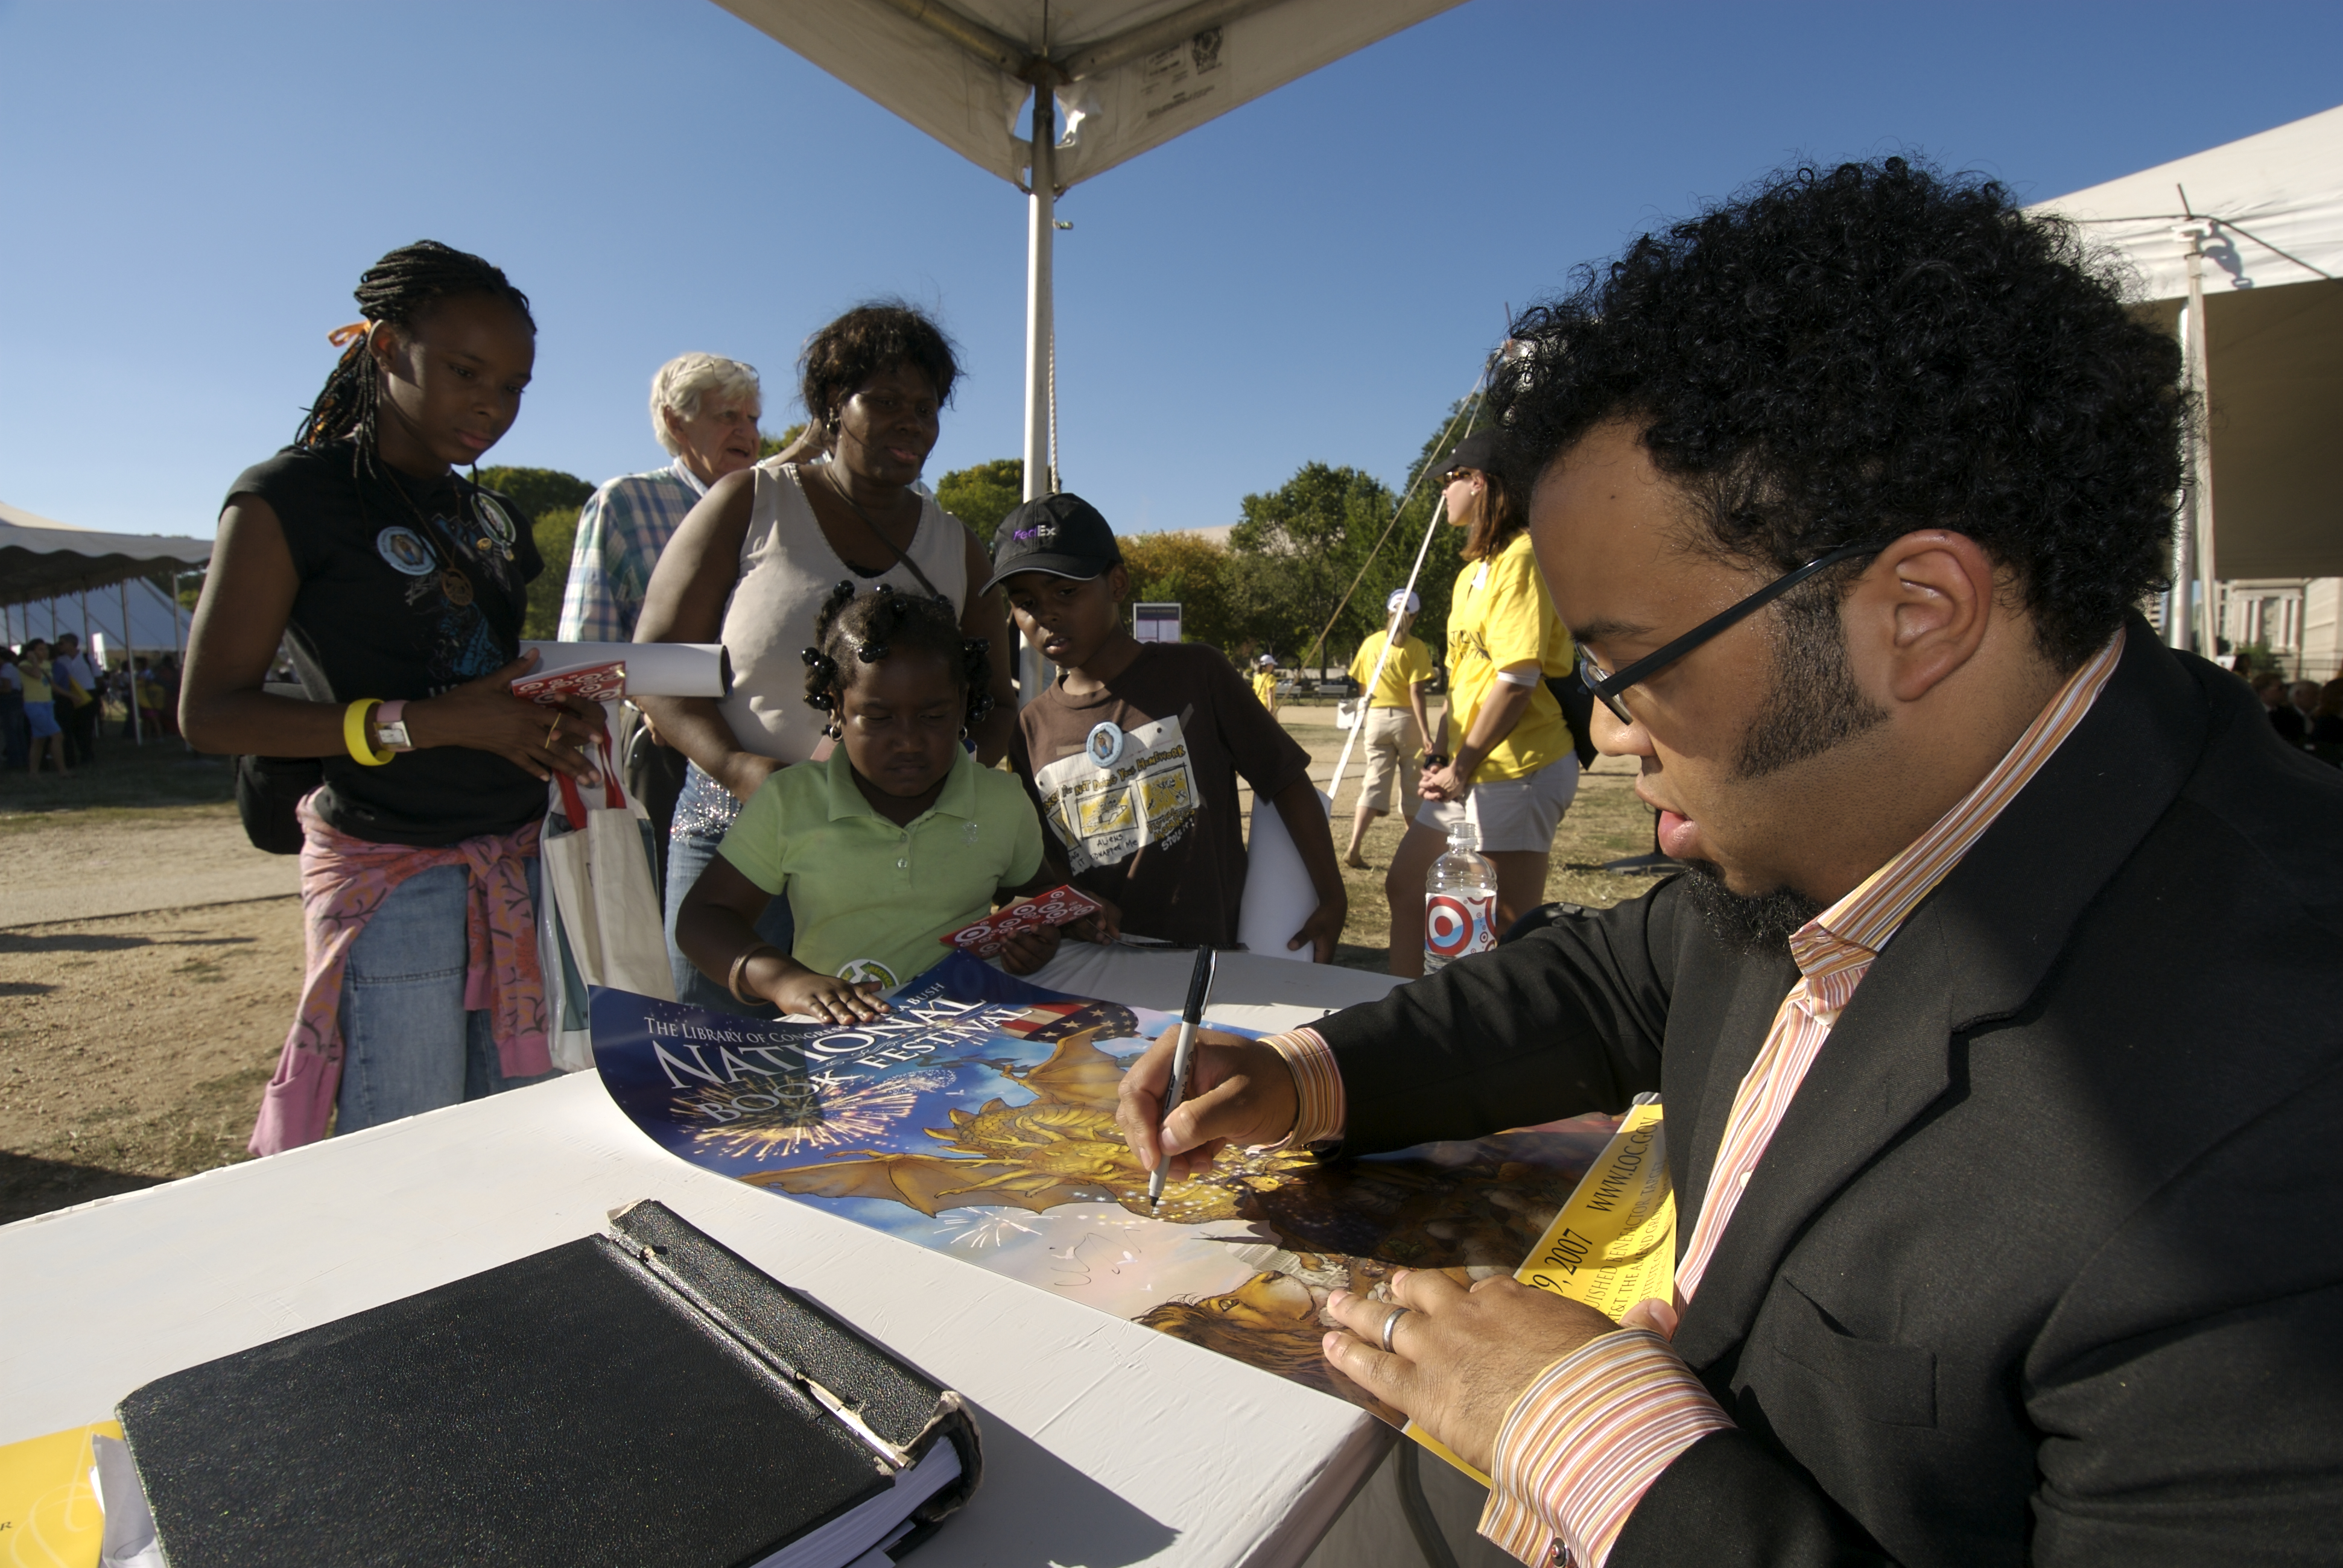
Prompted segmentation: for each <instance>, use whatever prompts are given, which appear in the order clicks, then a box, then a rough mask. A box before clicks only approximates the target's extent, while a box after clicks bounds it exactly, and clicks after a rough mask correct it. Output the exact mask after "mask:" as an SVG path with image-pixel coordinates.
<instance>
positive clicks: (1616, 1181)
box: [1407, 1095, 1676, 1486]
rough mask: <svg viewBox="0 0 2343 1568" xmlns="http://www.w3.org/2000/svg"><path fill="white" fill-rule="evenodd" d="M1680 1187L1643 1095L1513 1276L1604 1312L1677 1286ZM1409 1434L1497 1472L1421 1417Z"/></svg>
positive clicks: (1615, 1312) (1654, 1112)
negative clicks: (1451, 1444)
mask: <svg viewBox="0 0 2343 1568" xmlns="http://www.w3.org/2000/svg"><path fill="white" fill-rule="evenodd" d="M1675 1263H1676V1195H1675V1190H1674V1188H1673V1187H1672V1186H1670V1185H1669V1182H1668V1150H1667V1130H1666V1127H1665V1125H1664V1122H1663V1121H1662V1119H1661V1114H1660V1101H1659V1096H1657V1095H1641V1096H1638V1097H1637V1098H1636V1101H1635V1103H1634V1105H1632V1106H1630V1107H1628V1110H1627V1115H1626V1119H1625V1120H1624V1121H1621V1122H1620V1123H1619V1131H1616V1132H1614V1133H1613V1134H1612V1135H1611V1141H1610V1142H1609V1143H1608V1144H1606V1145H1604V1150H1603V1156H1602V1158H1601V1159H1599V1160H1597V1161H1595V1162H1594V1165H1592V1166H1591V1167H1589V1168H1588V1170H1587V1172H1586V1175H1585V1177H1584V1179H1583V1180H1582V1181H1580V1182H1579V1183H1578V1188H1577V1190H1576V1191H1574V1192H1572V1193H1571V1195H1570V1201H1569V1202H1567V1203H1564V1205H1563V1206H1562V1212H1560V1213H1559V1214H1556V1215H1555V1216H1554V1222H1553V1223H1552V1224H1550V1225H1548V1226H1547V1227H1546V1228H1545V1234H1544V1235H1543V1236H1541V1237H1539V1238H1538V1244H1537V1245H1536V1246H1535V1247H1534V1248H1532V1249H1531V1250H1530V1255H1529V1258H1528V1260H1527V1261H1524V1262H1523V1264H1522V1266H1521V1267H1520V1268H1518V1269H1516V1270H1514V1271H1513V1278H1515V1279H1517V1280H1519V1281H1521V1282H1522V1283H1523V1284H1525V1285H1535V1286H1536V1287H1537V1288H1538V1289H1540V1290H1542V1291H1552V1292H1554V1294H1555V1295H1557V1296H1566V1297H1568V1298H1569V1299H1570V1300H1572V1301H1574V1302H1585V1303H1586V1304H1587V1305H1588V1306H1590V1307H1593V1308H1594V1310H1595V1311H1596V1312H1601V1313H1602V1314H1603V1315H1604V1317H1606V1318H1610V1319H1612V1320H1613V1321H1614V1322H1615V1321H1617V1319H1618V1318H1619V1317H1620V1315H1621V1314H1623V1313H1624V1312H1626V1310H1627V1309H1628V1308H1629V1307H1632V1306H1634V1304H1635V1303H1636V1302H1640V1301H1643V1300H1644V1299H1645V1298H1647V1297H1651V1296H1658V1297H1661V1298H1663V1299H1664V1298H1667V1297H1669V1296H1672V1295H1673V1294H1674V1291H1675ZM1407 1434H1408V1436H1410V1437H1412V1438H1413V1439H1415V1441H1416V1442H1420V1443H1422V1444H1423V1446H1424V1447H1426V1448H1428V1449H1430V1450H1432V1452H1434V1453H1436V1454H1438V1455H1440V1457H1441V1458H1443V1459H1444V1460H1446V1461H1447V1462H1449V1463H1451V1464H1453V1465H1454V1466H1455V1467H1456V1468H1457V1469H1459V1470H1461V1471H1463V1473H1465V1474H1467V1475H1469V1476H1471V1477H1472V1478H1473V1480H1475V1481H1477V1482H1479V1483H1481V1484H1482V1485H1483V1486H1486V1485H1488V1484H1489V1478H1488V1477H1487V1476H1485V1475H1483V1474H1482V1473H1480V1472H1479V1471H1478V1470H1475V1469H1473V1466H1471V1465H1469V1464H1467V1463H1465V1462H1463V1460H1462V1459H1459V1458H1458V1457H1457V1456H1456V1455H1455V1454H1453V1453H1451V1452H1449V1451H1448V1449H1447V1448H1446V1446H1445V1445H1443V1444H1442V1443H1441V1442H1439V1441H1437V1440H1436V1439H1434V1438H1433V1436H1432V1435H1431V1434H1430V1433H1428V1432H1424V1431H1423V1429H1422V1428H1420V1427H1418V1426H1417V1425H1416V1424H1415V1423H1414V1422H1409V1423H1408V1426H1407Z"/></svg>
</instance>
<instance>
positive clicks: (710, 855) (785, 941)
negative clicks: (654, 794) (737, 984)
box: [667, 763, 798, 1018]
mask: <svg viewBox="0 0 2343 1568" xmlns="http://www.w3.org/2000/svg"><path fill="white" fill-rule="evenodd" d="M739 814H740V802H739V801H738V800H735V799H732V796H731V792H730V791H729V790H727V789H725V788H724V786H723V785H721V784H719V783H718V782H716V780H715V779H710V778H709V776H708V775H707V774H705V773H702V772H701V771H700V770H699V765H698V764H697V763H694V764H693V765H692V766H691V767H690V768H689V769H686V770H685V772H684V776H683V792H682V793H681V794H680V795H679V796H678V797H677V798H676V802H675V826H674V827H673V828H672V829H669V833H668V840H667V963H668V969H669V970H670V971H671V972H672V973H673V974H674V976H675V1000H678V1001H680V1002H688V1003H689V1004H690V1005H691V1006H693V1007H704V1008H709V1009H711V1010H714V1011H717V1012H729V1013H739V1014H741V1015H743V1016H746V1017H749V1018H779V1016H780V1013H779V1010H777V1009H775V1008H773V1007H771V1006H769V1005H762V1004H760V1005H759V1006H756V1007H745V1006H743V1005H741V1003H740V1002H739V1000H737V999H736V998H734V996H733V995H732V993H731V992H730V991H728V990H725V989H724V982H723V980H720V979H719V980H710V979H709V978H708V977H707V976H706V975H704V974H701V973H700V972H699V969H698V968H697V967H695V966H694V965H693V963H692V961H691V960H689V959H688V958H685V957H684V956H683V950H682V949H681V948H679V947H678V946H676V945H675V917H676V915H677V914H678V913H679V911H680V910H682V908H683V896H684V895H685V894H686V893H688V892H689V891H691V885H692V884H693V883H694V882H697V881H698V880H699V873H700V872H702V871H704V870H706V869H708V862H709V861H710V860H712V859H716V848H717V846H718V845H719V844H721V843H723V842H724V833H725V830H726V829H729V828H730V827H731V826H732V819H734V818H735V817H738V816H739ZM756 930H757V935H758V936H759V937H760V938H762V939H763V940H766V941H769V942H770V943H772V944H773V945H774V946H775V947H777V948H779V949H780V950H781V951H783V952H788V951H789V944H790V943H791V942H792V941H794V940H796V938H797V934H798V931H797V921H796V920H794V919H793V918H791V916H790V914H789V900H787V899H775V900H773V901H772V902H771V903H769V904H767V905H766V906H765V912H764V913H763V914H762V915H760V916H759V917H758V919H757V925H756Z"/></svg>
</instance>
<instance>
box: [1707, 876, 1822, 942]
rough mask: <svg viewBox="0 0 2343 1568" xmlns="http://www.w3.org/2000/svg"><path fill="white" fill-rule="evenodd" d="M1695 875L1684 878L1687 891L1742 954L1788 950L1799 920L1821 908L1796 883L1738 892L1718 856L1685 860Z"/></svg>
mask: <svg viewBox="0 0 2343 1568" xmlns="http://www.w3.org/2000/svg"><path fill="white" fill-rule="evenodd" d="M1684 865H1685V866H1686V867H1687V868H1688V869H1690V870H1691V871H1692V875H1691V876H1689V877H1686V878H1685V879H1684V897H1685V898H1687V899H1689V900H1691V901H1692V907H1693V908H1694V909H1695V910H1699V911H1700V917H1701V919H1702V920H1704V921H1706V922H1707V924H1708V929H1709V932H1710V934H1711V935H1713V936H1715V938H1716V940H1718V941H1721V942H1723V943H1724V944H1725V946H1726V947H1728V948H1731V949H1732V950H1734V951H1735V952H1736V953H1739V954H1740V955H1742V956H1743V957H1744V958H1768V957H1775V958H1778V957H1780V956H1781V955H1783V954H1785V953H1787V952H1788V951H1789V950H1790V938H1791V936H1792V935H1793V934H1794V933H1795V931H1796V930H1797V929H1798V928H1799V927H1800V926H1803V925H1805V923H1806V922H1807V921H1808V920H1813V919H1814V918H1815V916H1816V915H1819V914H1821V913H1822V912H1823V906H1822V905H1820V904H1818V903H1816V902H1815V900H1812V899H1810V898H1808V897H1806V895H1805V894H1804V893H1801V892H1799V891H1798V890H1795V888H1775V889H1774V890H1772V891H1771V892H1765V893H1736V892H1735V891H1734V890H1732V889H1730V888H1728V887H1726V886H1725V871H1724V869H1723V868H1721V867H1720V866H1718V865H1717V863H1716V862H1715V861H1714V860H1686V861H1685V862H1684Z"/></svg>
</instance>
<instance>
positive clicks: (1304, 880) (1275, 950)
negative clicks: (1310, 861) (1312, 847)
mask: <svg viewBox="0 0 2343 1568" xmlns="http://www.w3.org/2000/svg"><path fill="white" fill-rule="evenodd" d="M1312 793H1314V794H1315V795H1316V796H1317V797H1318V807H1319V809H1321V810H1322V811H1324V812H1326V813H1327V814H1328V816H1329V817H1330V818H1331V817H1332V813H1333V809H1334V803H1333V802H1332V801H1331V800H1329V799H1326V792H1325V791H1324V790H1323V789H1319V790H1315V791H1312ZM1332 830H1333V829H1332V828H1331V827H1330V828H1329V829H1327V831H1328V832H1330V833H1331V832H1332ZM1245 859H1246V864H1245V890H1244V900H1243V902H1242V903H1241V904H1239V905H1238V907H1237V940H1239V941H1241V942H1242V943H1243V944H1244V945H1245V950H1246V951H1247V952H1251V953H1258V954H1260V955H1261V956H1262V957H1263V958H1272V959H1295V960H1300V961H1301V962H1302V963H1309V962H1311V961H1312V956H1313V955H1312V952H1311V950H1310V949H1309V948H1308V947H1307V946H1304V947H1302V948H1300V949H1298V950H1292V951H1289V950H1287V948H1286V946H1285V944H1286V943H1288V942H1290V941H1292V940H1293V933H1294V932H1296V931H1298V930H1301V929H1302V922H1303V921H1305V920H1309V918H1310V917H1311V916H1312V914H1314V913H1315V912H1317V909H1318V890H1317V888H1316V886H1315V885H1313V884H1312V882H1311V880H1310V868H1309V867H1307V866H1305V865H1303V864H1302V851H1301V850H1299V849H1295V848H1294V847H1293V837H1292V834H1290V833H1288V832H1287V831H1286V830H1285V819H1284V818H1282V817H1281V816H1279V815H1278V814H1277V803H1276V802H1275V801H1273V800H1271V799H1267V798H1265V797H1263V796H1261V795H1255V796H1254V797H1253V798H1252V842H1251V844H1250V846H1249V847H1248V849H1247V851H1246V856H1245Z"/></svg>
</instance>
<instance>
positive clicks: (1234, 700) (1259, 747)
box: [1009, 642, 1310, 948]
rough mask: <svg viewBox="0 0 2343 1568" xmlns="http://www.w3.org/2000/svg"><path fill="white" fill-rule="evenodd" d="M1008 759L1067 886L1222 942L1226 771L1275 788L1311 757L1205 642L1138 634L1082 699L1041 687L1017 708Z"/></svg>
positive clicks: (1239, 836) (1228, 865)
mask: <svg viewBox="0 0 2343 1568" xmlns="http://www.w3.org/2000/svg"><path fill="white" fill-rule="evenodd" d="M1009 756H1010V765H1011V767H1013V768H1014V769H1016V770H1017V772H1018V774H1019V776H1020V777H1021V778H1022V779H1024V780H1025V787H1026V789H1028V790H1029V791H1031V794H1032V796H1033V802H1034V805H1035V806H1036V807H1037V808H1039V809H1040V810H1041V820H1042V822H1043V824H1044V825H1045V826H1047V827H1048V828H1049V829H1050V831H1051V835H1052V836H1053V837H1054V838H1055V839H1056V840H1057V845H1058V850H1059V853H1061V855H1063V856H1065V857H1066V859H1067V860H1068V862H1069V863H1070V864H1071V867H1072V869H1073V872H1074V884H1075V886H1077V887H1079V888H1081V889H1083V890H1086V891H1089V892H1092V893H1096V894H1097V895H1099V896H1100V897H1101V898H1104V899H1111V900H1113V901H1114V903H1115V904H1116V906H1117V907H1118V908H1120V909H1121V911H1122V927H1123V930H1127V931H1130V932H1131V933H1132V934H1133V935H1135V936H1142V937H1154V938H1157V939H1158V940H1162V941H1168V942H1177V943H1180V944H1181V945H1182V946H1194V945H1196V944H1198V943H1201V942H1209V943H1211V944H1212V946H1214V947H1223V948H1224V947H1233V946H1234V945H1235V944H1236V940H1237V914H1238V910H1239V908H1240V906H1241V905H1242V903H1243V901H1244V885H1245V869H1246V860H1245V845H1244V820H1243V818H1242V815H1241V814H1240V813H1239V811H1238V809H1237V806H1238V800H1237V777H1238V775H1240V774H1242V775H1243V777H1244V779H1245V782H1247V783H1248V784H1251V785H1252V787H1253V790H1254V792H1255V793H1256V794H1259V795H1272V796H1273V795H1275V794H1277V793H1278V792H1279V791H1281V790H1282V789H1285V788H1286V787H1287V786H1289V785H1291V784H1292V782H1293V781H1294V780H1295V779H1306V778H1308V777H1309V775H1310V754H1309V753H1308V752H1306V751H1304V750H1303V749H1302V746H1301V743H1300V742H1299V741H1297V740H1295V739H1293V737H1292V736H1291V735H1288V734H1287V733H1286V732H1285V731H1284V730H1283V729H1282V728H1280V727H1279V725H1278V722H1277V720H1276V719H1273V718H1272V717H1271V716H1270V713H1269V710H1268V709H1264V708H1263V707H1262V705H1261V700H1260V699H1258V698H1256V697H1254V696H1253V694H1252V689H1251V688H1249V687H1248V686H1246V685H1245V683H1244V678H1243V677H1242V676H1241V675H1239V674H1238V673H1237V672H1236V671H1235V669H1233V668H1231V667H1230V664H1229V661H1228V658H1227V657H1226V656H1225V655H1223V654H1222V652H1221V650H1220V649H1219V648H1213V647H1212V646H1211V645H1210V644H1208V643H1201V642H1189V643H1165V642H1151V643H1146V644H1144V645H1142V646H1141V648H1140V651H1139V657H1138V658H1134V659H1132V660H1131V664H1130V667H1129V668H1126V669H1124V670H1123V672H1122V673H1121V674H1120V675H1118V676H1116V677H1115V678H1113V679H1112V680H1110V681H1108V682H1107V683H1106V684H1105V687H1104V689H1101V691H1099V692H1098V693H1096V694H1095V695H1093V696H1091V697H1085V698H1070V697H1068V696H1067V695H1066V693H1065V689H1064V687H1063V686H1061V684H1059V683H1058V682H1056V681H1052V682H1051V684H1050V685H1049V686H1048V687H1047V688H1045V689H1043V690H1042V692H1041V696H1039V697H1037V698H1035V699H1033V700H1032V701H1031V702H1030V703H1028V704H1027V705H1026V706H1025V707H1024V709H1022V710H1021V711H1020V712H1019V714H1018V715H1017V733H1016V735H1015V737H1014V738H1013V739H1011V741H1010V751H1009Z"/></svg>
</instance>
